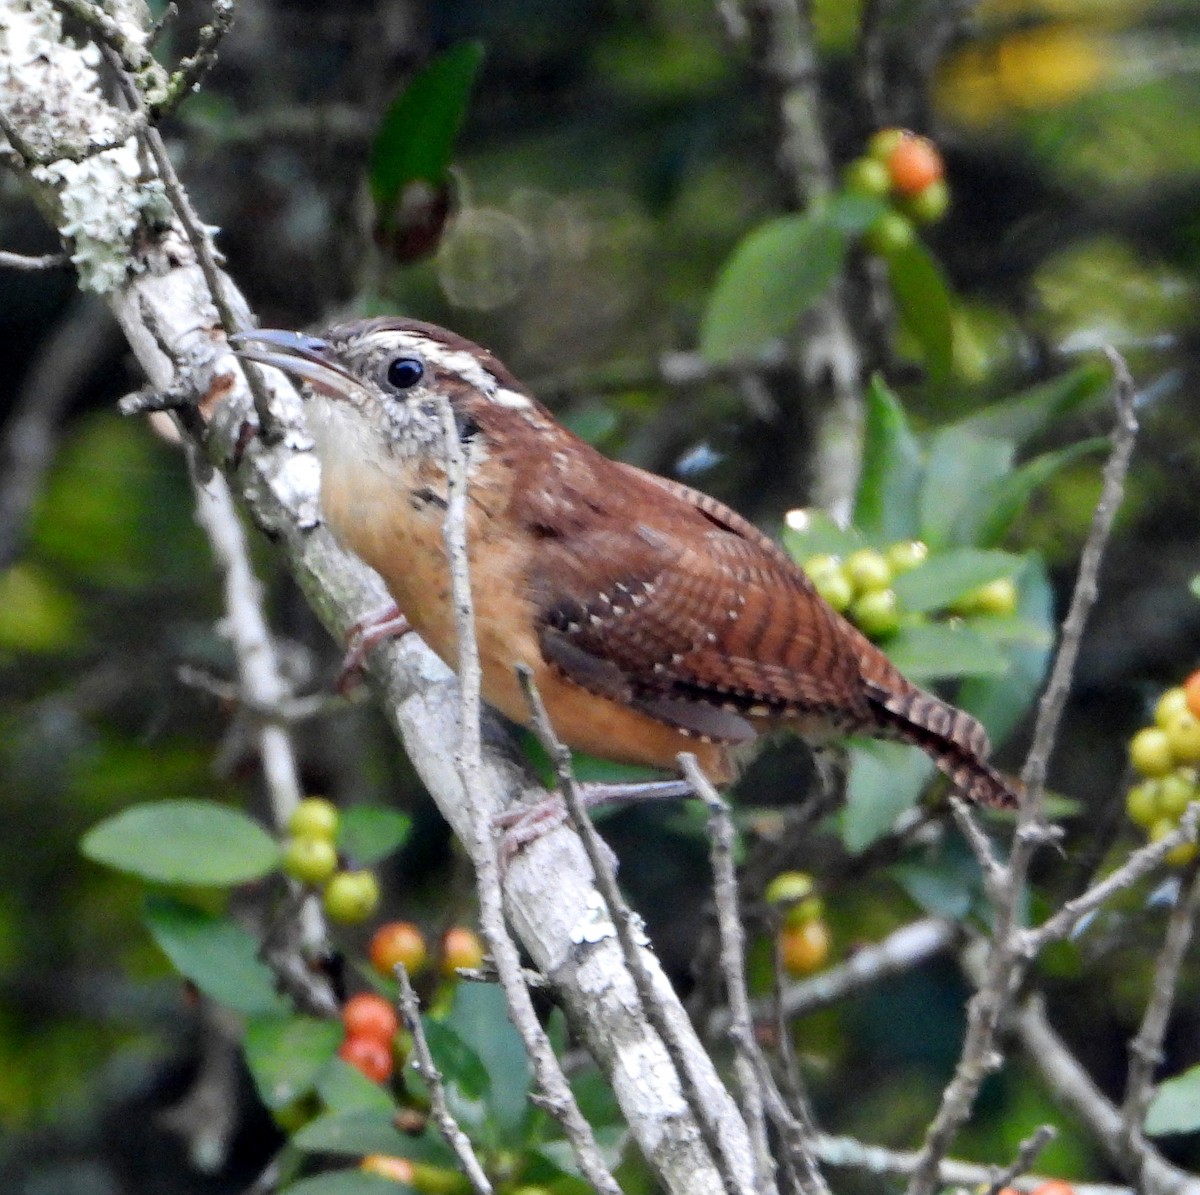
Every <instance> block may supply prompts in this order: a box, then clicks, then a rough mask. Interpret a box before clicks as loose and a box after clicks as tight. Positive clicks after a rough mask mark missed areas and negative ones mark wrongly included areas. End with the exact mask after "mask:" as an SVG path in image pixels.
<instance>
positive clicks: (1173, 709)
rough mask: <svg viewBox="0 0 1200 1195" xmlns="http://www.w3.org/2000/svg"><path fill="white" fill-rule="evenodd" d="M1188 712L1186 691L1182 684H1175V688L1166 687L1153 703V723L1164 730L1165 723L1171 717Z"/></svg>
mask: <svg viewBox="0 0 1200 1195" xmlns="http://www.w3.org/2000/svg"><path fill="white" fill-rule="evenodd" d="M1190 712H1191V711H1190V710H1189V709H1188V698H1187V691H1186V690H1185V689H1184V687H1183V686H1182V685H1176V687H1175V688H1173V689H1168V690H1167V691H1166V692H1165V693H1164V694H1163V695H1162V696H1161V697H1160V698H1159V699H1158V701H1157V702H1156V703H1155V706H1154V723H1155V725H1156V726H1161V727H1162V728H1163V729H1164V730H1165V729H1166V728H1167V723H1168V722H1170V721H1171V720H1172V719H1174V718H1177V717H1178V716H1179V715H1180V714H1186V713H1190Z"/></svg>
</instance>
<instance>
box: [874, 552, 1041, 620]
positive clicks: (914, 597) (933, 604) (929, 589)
mask: <svg viewBox="0 0 1200 1195" xmlns="http://www.w3.org/2000/svg"><path fill="white" fill-rule="evenodd" d="M1024 567H1025V561H1024V560H1023V559H1022V557H1020V556H1014V555H1012V553H1010V552H984V551H980V550H978V549H976V548H956V549H954V550H953V551H950V552H938V553H937V554H936V555H932V556H928V557H926V559H925V562H924V563H923V564H920V565H918V566H917V567H916V568H914V569H913V570H912V571H911V572H908V573H901V574H900V576H898V577H895V578H893V580H892V588H893V589H894V590H895V591H896V598H897V599H898V600H899V602H900V607H901V609H903V610H905V611H906V612H908V613H910V614H925V613H928V612H929V611H930V610H942V609H945V608H946V607H947V606H949V605H950V604H951V603H952V602H955V601H957V600H958V599H959V598H960V597H962V596H963V594H965V593H969V592H970V591H971V590H972V589H978V588H979V586H980V585H986V584H987V583H988V582H989V581H995V580H996V579H997V578H999V577H1011V576H1013V575H1014V574H1016V573H1018V572H1020V570H1021V569H1022V568H1024Z"/></svg>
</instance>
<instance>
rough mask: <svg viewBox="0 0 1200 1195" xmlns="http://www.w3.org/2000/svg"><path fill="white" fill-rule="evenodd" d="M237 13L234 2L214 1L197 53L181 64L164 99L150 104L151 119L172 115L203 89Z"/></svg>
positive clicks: (229, 0) (198, 40) (201, 34)
mask: <svg viewBox="0 0 1200 1195" xmlns="http://www.w3.org/2000/svg"><path fill="white" fill-rule="evenodd" d="M236 12H237V6H236V5H235V4H234V2H233V0H213V4H212V20H211V21H210V22H209V23H208V24H207V25H205V26H204V27H203V28H202V29H201V30H200V35H199V38H198V39H197V43H196V52H195V53H194V54H192V55H190V56H189V57H187V58H184V59H182V60H181V61H180V63H179V65H178V67H176V69H175V71H174V73H173V74H172V75H171V78H170V81H169V82H168V84H167V90H166V93H165V94H164V95H163V97H162V99H160V100H159V101H158V102H157V103H154V104H151V105H149V108H150V117H151V119H153V120H160V119H161V118H162V117H163V116H166V115H167V114H168V113H170V112H173V111H174V110H175V109H176V108H177V107H178V106H179V104H180V103H181V102H182V101H183V100H185V99H187V97H188V96H189V95H191V94H192V92H193V91H195V90H196V89H197V88H198V87H199V86H200V84H201V82H203V80H204V76H205V75H207V74H208V72H209V71H210V70H212V68H213V67H214V66H215V65H216V62H217V48H218V47H219V46H220V44H221V40H222V38H224V36H225V34H226V33H228V32H229V29H230V27H231V26H232V25H233V18H234V14H235V13H236Z"/></svg>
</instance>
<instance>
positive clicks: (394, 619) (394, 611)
mask: <svg viewBox="0 0 1200 1195" xmlns="http://www.w3.org/2000/svg"><path fill="white" fill-rule="evenodd" d="M411 630H412V627H411V626H409V623H408V619H407V618H405V617H404V615H403V614H401V613H400V607H399V606H397V605H396V603H395V602H388V604H387V605H386V606H379V607H378V608H377V609H375V610H372V611H370V613H368V614H364V615H363V616H362V618H360V619H359V620H358V621H357V622H356V623H355V624H354V625H353V626H352V627H351V628H350V629H349V630H348V631H347V632H346V655H345V657H344V658H343V660H342V666H341V668H340V669H338V674H337V680H335V681H334V688H335V689H337V691H338V692H339V693H342V694H345V693H346V692H347V691H348V690H349V689H350V688H351V687H352V686H353V685H354V682H355V681H357V680H358V679H359V677H360V676H361V675H362V670H363V665H364V664H365V663H366V659H367V653H368V652H369V651H370V650H371V649H372V648H373V647H375V646H376V645H377V644H379V643H382V642H383V641H384V640H385V639H399V638H400V637H401V636H403V635H407V634H408V632H409V631H411Z"/></svg>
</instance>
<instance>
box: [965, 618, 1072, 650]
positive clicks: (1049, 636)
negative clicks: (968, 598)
mask: <svg viewBox="0 0 1200 1195" xmlns="http://www.w3.org/2000/svg"><path fill="white" fill-rule="evenodd" d="M962 625H963V626H964V627H966V628H967V629H968V630H970V631H974V632H975V634H977V635H982V636H983V638H985V639H988V640H990V641H991V642H992V643H996V644H1000V645H1008V644H1019V645H1021V646H1026V647H1037V648H1042V649H1045V648H1047V647H1049V646H1050V645H1051V644H1052V643H1053V642H1054V632H1053V630H1052V629H1051V628H1050V627H1048V626H1044V625H1043V624H1042V623H1040V622H1035V621H1034V620H1033V619H1032V618H1022V617H1021V616H1020V615H1013V617H1012V618H1004V617H1001V616H998V615H994V614H976V615H973V616H972V617H970V618H964V619H963V621H962Z"/></svg>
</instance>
